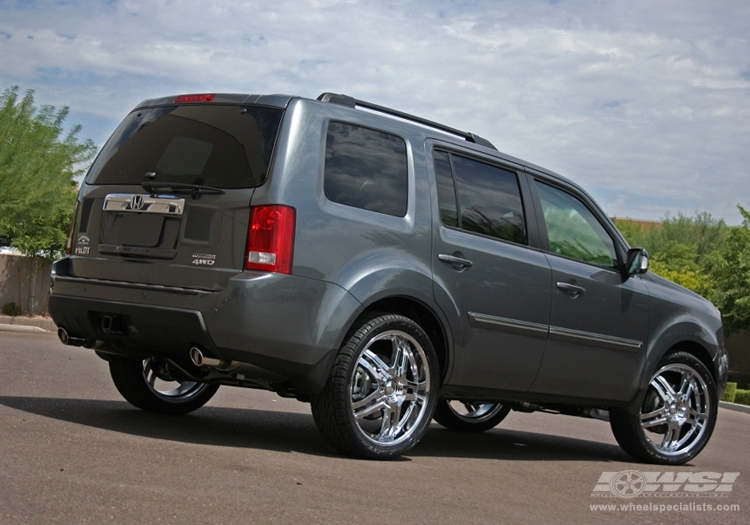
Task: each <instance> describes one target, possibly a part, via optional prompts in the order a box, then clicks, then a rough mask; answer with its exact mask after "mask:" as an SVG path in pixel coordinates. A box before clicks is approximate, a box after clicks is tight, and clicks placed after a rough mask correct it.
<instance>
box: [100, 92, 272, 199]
mask: <svg viewBox="0 0 750 525" xmlns="http://www.w3.org/2000/svg"><path fill="white" fill-rule="evenodd" d="M282 113H283V111H282V110H280V109H275V108H267V107H259V106H221V105H205V106H169V107H159V108H150V109H142V110H138V111H134V112H132V113H131V114H130V115H128V116H127V118H126V119H125V120H124V121H123V123H122V124H120V126H119V127H118V128H117V130H116V131H115V132H114V134H113V135H112V138H110V139H109V141H108V142H107V144H106V145H105V146H104V149H103V150H102V152H101V154H100V155H99V156H98V157H97V159H96V161H95V162H94V165H93V166H92V167H91V171H90V172H89V174H88V176H87V178H86V182H87V183H89V184H141V183H142V182H144V181H146V180H149V179H148V178H147V177H146V174H147V173H155V174H156V176H155V177H153V176H150V177H149V178H151V179H153V180H155V181H157V182H181V183H187V184H203V185H206V186H215V187H217V188H248V187H254V186H259V185H260V184H262V183H263V181H264V180H265V178H266V175H267V173H268V165H269V163H270V162H271V154H272V153H273V146H274V144H275V142H276V135H277V133H278V131H279V123H280V122H281V116H282Z"/></svg>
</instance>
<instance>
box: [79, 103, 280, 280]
mask: <svg viewBox="0 0 750 525" xmlns="http://www.w3.org/2000/svg"><path fill="white" fill-rule="evenodd" d="M250 98H251V97H248V96H246V95H200V96H182V97H177V98H176V99H167V100H165V99H160V100H158V101H149V102H146V103H144V104H142V105H141V106H140V107H139V108H137V109H136V110H134V111H133V112H131V113H130V114H129V115H128V116H127V118H126V119H125V120H124V121H123V122H122V124H120V126H119V127H118V128H117V130H116V131H115V132H114V134H113V135H112V137H111V138H110V140H109V141H108V142H107V144H106V145H105V147H104V149H103V150H102V151H101V153H100V154H99V156H98V157H97V159H96V161H95V162H94V164H93V166H92V167H91V170H90V171H89V173H88V175H87V176H86V180H85V184H84V185H83V187H82V189H81V194H80V196H79V202H78V207H77V212H76V220H75V223H74V224H75V227H74V230H73V232H72V237H71V245H72V246H71V258H70V271H71V273H72V274H73V275H74V276H76V277H83V278H90V279H99V280H105V281H117V282H126V283H139V284H153V285H159V286H166V287H179V288H190V289H198V290H214V291H216V290H221V289H222V288H224V286H225V285H226V283H227V281H228V279H229V278H230V277H231V276H232V275H234V274H236V273H237V272H238V271H242V269H243V268H244V265H245V259H246V254H245V250H246V245H247V239H248V222H249V217H250V200H251V197H252V194H253V191H254V188H256V187H258V186H259V185H261V184H263V182H264V181H265V180H266V178H267V174H268V170H269V166H270V164H271V158H272V156H273V149H274V145H275V143H276V139H277V135H278V131H279V127H280V122H281V118H282V115H283V106H276V107H273V106H271V105H266V104H257V101H258V97H254V99H253V102H255V103H253V104H248V103H247V100H248V99H250ZM279 99H281V97H274V102H277V103H278V102H279ZM284 100H288V99H286V98H285V99H281V101H282V102H283V101H284Z"/></svg>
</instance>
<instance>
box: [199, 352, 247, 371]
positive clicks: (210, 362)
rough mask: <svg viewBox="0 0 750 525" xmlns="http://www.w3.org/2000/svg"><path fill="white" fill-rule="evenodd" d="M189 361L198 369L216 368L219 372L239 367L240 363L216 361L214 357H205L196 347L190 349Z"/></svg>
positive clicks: (223, 360) (224, 360)
mask: <svg viewBox="0 0 750 525" xmlns="http://www.w3.org/2000/svg"><path fill="white" fill-rule="evenodd" d="M190 361H191V362H192V363H193V364H194V365H195V366H197V367H198V368H201V367H206V368H217V369H219V370H221V371H224V372H226V371H229V370H232V369H234V368H237V367H238V366H240V363H238V362H236V361H227V360H226V359H216V358H214V357H206V356H204V355H203V352H202V351H201V349H200V348H198V347H197V346H194V347H192V348H191V349H190Z"/></svg>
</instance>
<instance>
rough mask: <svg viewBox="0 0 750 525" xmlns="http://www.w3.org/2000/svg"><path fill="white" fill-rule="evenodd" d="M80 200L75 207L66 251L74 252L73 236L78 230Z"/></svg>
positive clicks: (68, 252) (67, 252)
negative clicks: (77, 220)
mask: <svg viewBox="0 0 750 525" xmlns="http://www.w3.org/2000/svg"><path fill="white" fill-rule="evenodd" d="M79 204H80V201H79V200H78V199H76V207H75V208H74V209H73V218H72V219H71V220H70V231H68V243H67V244H66V245H65V253H66V254H67V255H70V254H71V253H73V236H74V234H75V230H76V219H78V205H79Z"/></svg>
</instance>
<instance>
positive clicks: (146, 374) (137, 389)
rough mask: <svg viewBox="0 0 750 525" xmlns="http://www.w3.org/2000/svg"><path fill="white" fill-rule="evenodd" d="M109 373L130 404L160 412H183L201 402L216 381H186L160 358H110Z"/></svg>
mask: <svg viewBox="0 0 750 525" xmlns="http://www.w3.org/2000/svg"><path fill="white" fill-rule="evenodd" d="M109 373H110V375H111V376H112V381H114V383H115V386H116V387H117V390H118V391H119V392H120V394H122V397H124V398H125V399H126V400H127V401H128V402H129V403H130V404H131V405H133V406H136V407H138V408H140V409H142V410H148V411H149V412H158V413H160V414H187V413H188V412H192V411H193V410H197V409H198V408H200V407H202V406H203V405H205V404H206V403H207V402H208V401H209V400H210V399H211V398H212V397H213V395H214V394H215V393H216V391H217V390H218V389H219V385H218V384H211V383H199V382H195V381H189V380H187V379H186V378H184V377H182V376H180V372H179V369H177V368H175V367H174V366H173V365H171V364H169V363H168V362H167V361H163V360H160V359H146V360H138V359H127V358H119V357H113V358H111V359H110V361H109Z"/></svg>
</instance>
